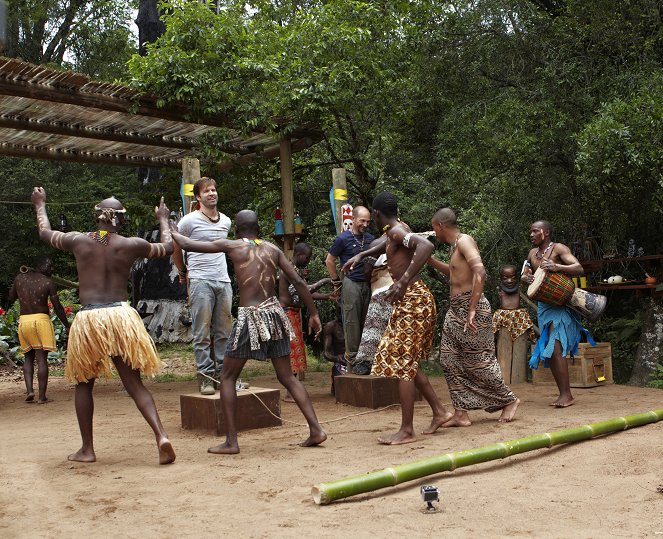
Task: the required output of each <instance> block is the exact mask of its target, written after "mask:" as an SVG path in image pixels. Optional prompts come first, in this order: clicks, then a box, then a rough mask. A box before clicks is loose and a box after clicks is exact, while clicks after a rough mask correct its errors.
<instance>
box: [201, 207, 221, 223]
mask: <svg viewBox="0 0 663 539" xmlns="http://www.w3.org/2000/svg"><path fill="white" fill-rule="evenodd" d="M198 211H199V212H200V213H202V214H203V215H204V216H205V217H207V219H209V221H210V223H218V222H219V220H220V219H221V214H220V213H218V212H217V214H216V219H212V218H211V217H210V216H209V215H207V214H206V213H205V212H204V211H203V210H198Z"/></svg>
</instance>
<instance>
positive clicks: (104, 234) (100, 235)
mask: <svg viewBox="0 0 663 539" xmlns="http://www.w3.org/2000/svg"><path fill="white" fill-rule="evenodd" d="M111 234H114V232H109V231H108V230H95V231H94V232H87V233H86V234H85V235H86V236H87V237H88V238H91V239H93V240H94V241H96V242H98V243H101V245H108V243H109V241H110V235H111Z"/></svg>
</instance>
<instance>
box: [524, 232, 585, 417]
mask: <svg viewBox="0 0 663 539" xmlns="http://www.w3.org/2000/svg"><path fill="white" fill-rule="evenodd" d="M551 234H552V226H551V224H550V223H549V222H548V221H536V222H535V223H533V224H532V226H531V227H530V232H529V237H530V241H531V242H532V245H533V248H532V249H531V250H530V252H529V254H528V255H527V260H526V261H525V264H524V265H523V271H522V275H521V280H522V281H523V282H524V283H526V284H531V283H532V282H533V281H534V272H536V270H538V269H539V268H541V270H545V271H548V272H555V273H565V274H566V275H569V276H576V275H582V273H583V269H582V266H581V265H580V262H578V259H577V258H576V257H575V256H573V254H571V250H570V249H569V248H568V247H567V246H566V245H564V244H562V243H553V241H552V240H551V239H550V236H551ZM538 307H539V308H538V319H539V322H538V324H539V328H540V329H541V336H540V337H539V340H538V342H537V344H536V348H535V350H534V353H533V354H532V357H531V358H530V362H529V364H530V367H532V368H533V369H536V368H538V366H539V362H540V361H541V360H543V365H544V367H548V366H549V367H550V370H551V371H552V374H553V376H554V378H555V382H556V383H557V388H558V389H559V396H558V397H557V398H556V399H555V400H554V401H553V402H552V403H550V406H554V407H555V408H566V407H567V406H571V405H572V404H573V403H574V402H575V401H574V399H573V395H571V385H570V382H569V366H568V364H567V363H566V357H567V356H568V355H569V354H572V355H573V354H575V353H577V351H578V343H579V342H580V338H581V336H582V334H583V333H585V334H586V335H587V336H588V340H590V342H593V340H592V339H591V336H589V332H588V331H587V330H586V329H585V328H583V327H582V324H581V323H580V314H579V313H577V312H576V311H574V310H572V309H570V308H568V307H557V306H555V305H550V304H548V303H543V302H542V301H539V305H538Z"/></svg>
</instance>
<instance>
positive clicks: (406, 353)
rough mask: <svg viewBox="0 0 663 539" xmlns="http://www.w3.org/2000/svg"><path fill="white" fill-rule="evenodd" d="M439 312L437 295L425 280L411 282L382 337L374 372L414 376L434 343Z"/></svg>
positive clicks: (400, 378)
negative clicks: (435, 297)
mask: <svg viewBox="0 0 663 539" xmlns="http://www.w3.org/2000/svg"><path fill="white" fill-rule="evenodd" d="M436 314H437V311H436V307H435V299H434V298H433V294H431V293H430V290H428V287H427V286H426V285H425V284H424V282H423V281H421V280H420V281H416V282H414V283H412V284H411V285H410V286H408V287H407V290H406V291H405V296H404V297H403V300H402V301H401V302H400V303H399V304H398V305H396V306H394V310H393V312H392V313H391V317H390V318H389V323H388V324H387V329H386V330H385V332H384V334H383V335H382V339H380V344H378V349H377V351H376V353H375V361H374V362H373V368H372V369H371V374H372V375H374V376H383V377H386V378H398V379H399V380H405V381H409V380H414V377H415V376H416V374H417V370H419V363H420V362H421V361H423V360H425V359H427V358H428V353H429V352H430V347H431V346H432V344H433V333H434V331H435V321H436Z"/></svg>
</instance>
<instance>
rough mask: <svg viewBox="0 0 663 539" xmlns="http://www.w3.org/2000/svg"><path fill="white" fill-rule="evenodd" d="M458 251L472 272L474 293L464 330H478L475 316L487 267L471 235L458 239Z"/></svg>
mask: <svg viewBox="0 0 663 539" xmlns="http://www.w3.org/2000/svg"><path fill="white" fill-rule="evenodd" d="M458 251H459V252H460V253H461V254H462V255H463V257H464V258H465V261H466V262H467V265H468V266H469V268H470V271H471V272H472V293H471V296H470V304H469V306H468V308H467V321H466V322H465V328H464V330H465V331H467V330H468V329H471V330H476V329H477V326H476V323H475V322H474V317H475V316H476V312H477V305H478V304H479V299H481V294H483V287H484V284H485V282H486V269H485V268H484V267H483V261H482V260H481V254H480V253H479V248H478V247H477V244H476V242H475V241H474V238H472V237H471V236H467V235H464V236H462V237H461V238H460V239H459V240H458Z"/></svg>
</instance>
